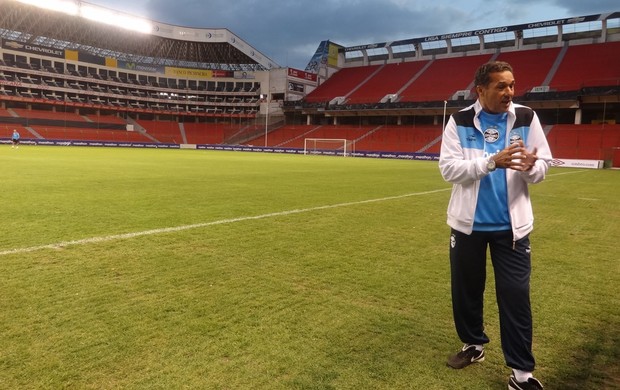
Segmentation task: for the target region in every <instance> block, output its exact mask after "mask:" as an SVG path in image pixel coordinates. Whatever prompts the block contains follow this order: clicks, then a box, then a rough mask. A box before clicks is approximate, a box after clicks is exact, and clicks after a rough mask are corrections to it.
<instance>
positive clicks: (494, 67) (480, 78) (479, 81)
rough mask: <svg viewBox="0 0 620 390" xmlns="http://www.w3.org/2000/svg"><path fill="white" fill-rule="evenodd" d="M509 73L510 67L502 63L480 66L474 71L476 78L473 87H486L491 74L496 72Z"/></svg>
mask: <svg viewBox="0 0 620 390" xmlns="http://www.w3.org/2000/svg"><path fill="white" fill-rule="evenodd" d="M505 71H509V72H511V73H512V66H510V64H509V63H507V62H504V61H491V62H487V63H486V64H484V65H482V66H481V67H479V68H478V70H477V71H476V76H475V78H474V86H476V87H477V86H479V85H480V86H483V87H486V86H487V85H489V83H490V82H491V76H490V75H491V73H497V72H505Z"/></svg>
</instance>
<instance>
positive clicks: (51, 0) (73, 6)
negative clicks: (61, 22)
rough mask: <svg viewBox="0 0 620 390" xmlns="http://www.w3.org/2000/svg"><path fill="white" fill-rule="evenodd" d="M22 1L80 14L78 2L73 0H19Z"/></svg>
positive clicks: (53, 9)
mask: <svg viewBox="0 0 620 390" xmlns="http://www.w3.org/2000/svg"><path fill="white" fill-rule="evenodd" d="M17 1H18V2H20V3H24V4H29V5H34V6H35V7H39V8H45V9H49V10H52V11H59V12H63V13H65V14H69V15H77V14H78V10H79V7H78V4H77V2H75V1H73V0H69V1H67V0H17Z"/></svg>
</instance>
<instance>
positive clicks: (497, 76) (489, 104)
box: [476, 70, 515, 114]
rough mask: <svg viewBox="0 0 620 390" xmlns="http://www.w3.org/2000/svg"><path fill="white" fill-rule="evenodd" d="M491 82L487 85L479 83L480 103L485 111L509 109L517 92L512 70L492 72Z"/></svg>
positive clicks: (495, 111)
mask: <svg viewBox="0 0 620 390" xmlns="http://www.w3.org/2000/svg"><path fill="white" fill-rule="evenodd" d="M490 77H491V82H490V83H489V84H488V85H487V86H483V85H478V86H477V87H476V91H477V92H478V97H479V98H480V104H482V108H484V110H485V111H487V112H490V113H492V114H501V113H504V112H507V111H508V108H509V107H510V102H511V101H512V97H513V96H514V93H515V90H514V88H515V79H514V76H513V75H512V72H510V71H507V70H506V71H503V72H495V73H491V74H490Z"/></svg>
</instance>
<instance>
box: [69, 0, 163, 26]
mask: <svg viewBox="0 0 620 390" xmlns="http://www.w3.org/2000/svg"><path fill="white" fill-rule="evenodd" d="M80 16H82V17H83V18H85V19H88V20H92V21H95V22H100V23H105V24H108V25H111V26H116V27H121V28H124V29H127V30H132V31H137V32H141V33H145V34H146V33H150V32H151V31H152V27H151V24H150V23H149V22H148V21H147V20H145V19H141V18H136V17H133V16H131V15H127V14H122V13H120V12H116V11H112V10H109V9H106V8H102V7H97V6H94V5H90V4H87V3H82V6H81V7H80Z"/></svg>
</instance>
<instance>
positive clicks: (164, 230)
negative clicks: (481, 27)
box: [0, 188, 451, 256]
mask: <svg viewBox="0 0 620 390" xmlns="http://www.w3.org/2000/svg"><path fill="white" fill-rule="evenodd" d="M450 189H451V188H444V189H440V190H432V191H424V192H414V193H410V194H404V195H396V196H388V197H384V198H377V199H367V200H360V201H355V202H346V203H337V204H331V205H324V206H316V207H309V208H306V209H293V210H285V211H278V212H274V213H267V214H261V215H250V216H245V217H237V218H228V219H220V220H218V221H212V222H203V223H195V224H191V225H181V226H173V227H167V228H160V229H151V230H144V231H141V232H133V233H122V234H112V235H109V236H100V237H90V238H84V239H81V240H71V241H62V242H57V243H54V244H46V245H38V246H31V247H27V248H15V249H8V250H4V251H0V256H7V255H15V254H22V253H29V252H36V251H40V250H44V249H62V248H65V247H68V246H78V245H87V244H98V243H102V242H109V241H117V240H126V239H131V238H136V237H143V236H152V235H156V234H165V233H175V232H180V231H184V230H190V229H199V228H204V227H209V226H216V225H224V224H229V223H236V222H244V221H252V220H257V219H266V218H273V217H282V216H287V215H293V214H301V213H308V212H312V211H320V210H327V209H334V208H338V207H348V206H357V205H362V204H368V203H376V202H385V201H390V200H398V199H404V198H410V197H413V196H422V195H430V194H436V193H439V192H444V191H448V190H450Z"/></svg>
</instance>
